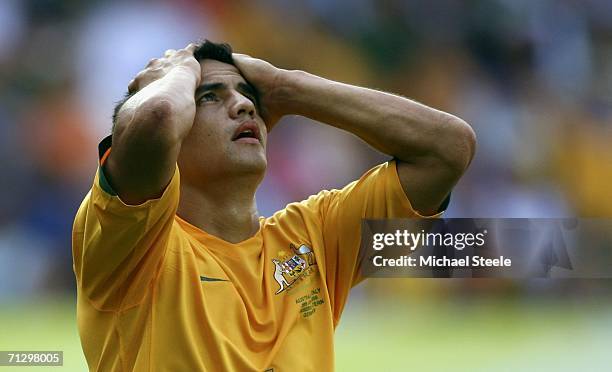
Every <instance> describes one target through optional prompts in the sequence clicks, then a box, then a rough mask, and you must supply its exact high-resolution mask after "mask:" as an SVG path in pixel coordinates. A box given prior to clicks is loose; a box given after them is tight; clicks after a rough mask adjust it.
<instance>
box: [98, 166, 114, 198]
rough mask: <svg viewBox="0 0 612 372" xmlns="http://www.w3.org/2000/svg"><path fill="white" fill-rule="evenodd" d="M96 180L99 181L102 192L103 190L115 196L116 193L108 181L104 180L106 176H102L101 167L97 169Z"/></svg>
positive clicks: (102, 170)
mask: <svg viewBox="0 0 612 372" xmlns="http://www.w3.org/2000/svg"><path fill="white" fill-rule="evenodd" d="M98 178H99V181H100V188H101V189H102V190H104V191H105V192H106V193H107V194H109V195H112V196H117V193H116V192H115V190H113V188H112V187H111V185H110V183H108V180H107V179H106V176H105V175H104V169H103V168H102V166H100V167H99V168H98Z"/></svg>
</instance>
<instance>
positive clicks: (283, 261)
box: [272, 244, 317, 294]
mask: <svg viewBox="0 0 612 372" xmlns="http://www.w3.org/2000/svg"><path fill="white" fill-rule="evenodd" d="M289 248H290V249H291V253H292V254H291V253H289V254H288V253H287V252H286V251H281V252H279V254H278V258H273V259H272V263H274V279H275V280H276V282H277V283H278V286H279V288H278V290H277V291H276V293H275V294H279V293H281V292H283V291H284V290H286V289H288V288H290V287H292V286H293V285H294V284H295V283H297V282H298V281H299V280H301V279H303V278H305V277H306V276H308V275H310V273H311V272H312V270H313V266H316V265H317V260H316V258H315V255H314V252H313V251H312V249H311V248H310V247H309V246H307V245H306V244H302V245H300V246H299V247H297V248H296V246H295V245H293V244H289Z"/></svg>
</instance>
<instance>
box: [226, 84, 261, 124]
mask: <svg viewBox="0 0 612 372" xmlns="http://www.w3.org/2000/svg"><path fill="white" fill-rule="evenodd" d="M243 115H249V116H250V117H254V116H255V105H254V104H253V102H251V100H250V99H248V98H247V97H245V96H243V95H242V94H240V93H239V92H237V91H235V92H234V93H233V98H232V103H231V106H230V116H231V118H232V119H238V118H239V117H241V116H243Z"/></svg>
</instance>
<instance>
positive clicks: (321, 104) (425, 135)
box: [283, 71, 473, 170]
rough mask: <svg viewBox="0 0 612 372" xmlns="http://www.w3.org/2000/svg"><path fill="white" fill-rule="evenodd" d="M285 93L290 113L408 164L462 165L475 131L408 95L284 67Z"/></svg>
mask: <svg viewBox="0 0 612 372" xmlns="http://www.w3.org/2000/svg"><path fill="white" fill-rule="evenodd" d="M285 86H287V88H286V89H285V92H284V94H283V97H284V100H285V102H284V105H285V107H286V110H287V113H288V114H297V115H303V116H306V117H309V118H311V119H314V120H317V121H320V122H323V123H327V124H329V125H332V126H335V127H337V128H341V129H344V130H347V131H349V132H351V133H354V134H356V135H357V136H359V137H361V138H362V139H363V140H365V141H366V142H367V143H369V144H370V145H372V146H373V147H375V148H376V149H378V150H379V151H381V152H384V153H386V154H389V155H391V156H394V157H397V158H398V159H400V160H403V161H406V162H412V161H415V160H418V159H421V158H427V157H435V158H437V159H440V160H442V161H444V162H445V163H448V164H449V165H452V166H453V167H458V168H462V170H463V169H465V167H467V165H468V163H469V161H470V160H471V157H472V155H473V148H472V147H473V132H472V131H471V128H470V127H469V126H468V125H467V124H466V123H465V122H463V121H462V120H461V119H459V118H457V117H455V116H453V115H450V114H448V113H445V112H442V111H439V110H436V109H433V108H430V107H427V106H425V105H423V104H420V103H418V102H415V101H411V100H409V99H406V98H403V97H399V96H396V95H393V94H388V93H384V92H379V91H375V90H372V89H367V88H362V87H357V86H352V85H348V84H343V83H338V82H334V81H331V80H327V79H324V78H321V77H318V76H314V75H311V74H308V73H305V72H302V71H288V72H287V80H286V83H285Z"/></svg>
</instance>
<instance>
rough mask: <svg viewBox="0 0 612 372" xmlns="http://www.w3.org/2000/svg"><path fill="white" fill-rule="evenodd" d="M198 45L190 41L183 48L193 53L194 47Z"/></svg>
mask: <svg viewBox="0 0 612 372" xmlns="http://www.w3.org/2000/svg"><path fill="white" fill-rule="evenodd" d="M198 45H199V44H196V43H191V44H189V45H187V46H186V47H185V50H186V51H188V52H190V53H193V52H195V50H196V48H197V47H198Z"/></svg>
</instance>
